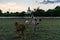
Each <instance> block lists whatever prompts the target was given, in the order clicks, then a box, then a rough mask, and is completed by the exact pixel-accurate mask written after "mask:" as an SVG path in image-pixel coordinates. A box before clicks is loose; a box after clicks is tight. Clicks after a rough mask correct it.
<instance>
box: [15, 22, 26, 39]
mask: <svg viewBox="0 0 60 40" xmlns="http://www.w3.org/2000/svg"><path fill="white" fill-rule="evenodd" d="M15 26H16V33H17V36H19V33H20V32H21V34H22V36H23V38H24V34H25V32H24V31H25V30H26V25H25V24H19V23H18V22H15Z"/></svg>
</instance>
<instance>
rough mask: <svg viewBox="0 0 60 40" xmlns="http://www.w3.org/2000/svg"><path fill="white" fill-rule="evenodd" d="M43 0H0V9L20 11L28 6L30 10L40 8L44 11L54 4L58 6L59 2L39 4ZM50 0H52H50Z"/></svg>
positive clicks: (52, 7) (53, 6) (25, 9)
mask: <svg viewBox="0 0 60 40" xmlns="http://www.w3.org/2000/svg"><path fill="white" fill-rule="evenodd" d="M42 1H43V0H38V1H37V0H0V9H1V10H2V11H3V12H7V11H9V12H22V11H27V9H28V7H30V8H31V10H33V9H36V8H38V7H39V8H40V9H43V10H45V11H47V10H48V9H54V8H55V7H56V6H60V3H49V4H40V3H39V2H42ZM51 1H52V0H51Z"/></svg>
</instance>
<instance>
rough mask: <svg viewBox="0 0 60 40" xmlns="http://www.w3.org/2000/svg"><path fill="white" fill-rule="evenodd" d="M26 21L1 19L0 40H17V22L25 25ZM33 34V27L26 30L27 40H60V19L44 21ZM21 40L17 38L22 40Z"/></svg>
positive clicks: (30, 26)
mask: <svg viewBox="0 0 60 40" xmlns="http://www.w3.org/2000/svg"><path fill="white" fill-rule="evenodd" d="M25 20H26V19H0V40H16V39H14V37H16V33H15V25H14V24H15V22H19V23H24V21H25ZM35 33H36V34H33V26H32V25H29V27H28V28H27V30H26V40H60V19H42V21H40V24H39V25H38V27H37V31H36V32H35ZM20 39H21V38H17V40H20Z"/></svg>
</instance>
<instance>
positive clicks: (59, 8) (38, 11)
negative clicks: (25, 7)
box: [0, 6, 60, 17]
mask: <svg viewBox="0 0 60 40" xmlns="http://www.w3.org/2000/svg"><path fill="white" fill-rule="evenodd" d="M32 14H33V15H34V16H39V17H48V16H50V17H52V16H53V17H56V16H59V17H60V6H57V7H56V8H54V9H49V10H47V11H44V10H42V9H39V8H37V9H34V10H33V11H32V12H31V14H26V12H25V11H22V12H15V13H13V12H9V11H7V12H5V13H3V12H2V10H0V16H18V17H20V16H21V17H24V16H31V15H32Z"/></svg>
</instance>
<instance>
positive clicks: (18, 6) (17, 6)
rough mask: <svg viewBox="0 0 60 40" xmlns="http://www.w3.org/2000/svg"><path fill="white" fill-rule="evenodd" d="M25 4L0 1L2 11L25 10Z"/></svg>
mask: <svg viewBox="0 0 60 40" xmlns="http://www.w3.org/2000/svg"><path fill="white" fill-rule="evenodd" d="M26 7H27V6H26V4H17V3H14V2H8V3H0V9H1V10H3V12H6V11H10V12H16V11H18V12H21V11H26Z"/></svg>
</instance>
